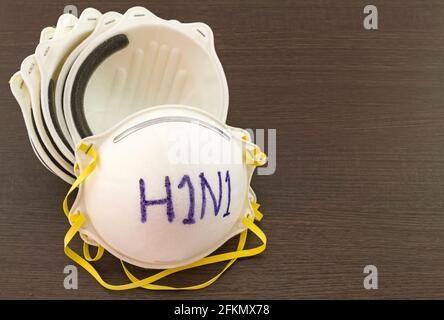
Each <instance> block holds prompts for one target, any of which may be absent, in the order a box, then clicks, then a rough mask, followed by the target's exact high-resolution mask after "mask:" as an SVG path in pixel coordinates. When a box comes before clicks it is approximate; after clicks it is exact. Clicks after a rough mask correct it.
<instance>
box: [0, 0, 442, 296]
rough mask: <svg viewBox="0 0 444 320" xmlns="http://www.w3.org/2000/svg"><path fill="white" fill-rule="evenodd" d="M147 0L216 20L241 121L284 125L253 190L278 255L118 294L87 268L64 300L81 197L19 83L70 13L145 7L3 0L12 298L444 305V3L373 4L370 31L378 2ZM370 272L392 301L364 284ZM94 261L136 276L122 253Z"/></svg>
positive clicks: (0, 101)
mask: <svg viewBox="0 0 444 320" xmlns="http://www.w3.org/2000/svg"><path fill="white" fill-rule="evenodd" d="M137 3H138V4H143V5H145V6H146V7H148V8H149V9H150V10H152V11H153V12H154V13H156V14H157V15H159V16H160V17H163V18H168V19H173V18H174V19H178V20H181V21H186V22H192V21H203V22H206V23H208V24H209V25H210V26H211V27H212V29H213V31H214V34H215V40H216V48H217V52H218V54H219V57H220V59H221V61H222V64H223V66H224V69H225V72H226V75H227V78H228V82H229V88H230V110H229V116H228V123H229V124H230V125H234V126H239V127H250V128H275V129H277V145H278V147H277V171H276V173H275V174H274V175H272V176H256V177H254V181H253V186H254V188H255V190H256V191H257V194H258V196H259V199H260V201H261V203H262V204H263V207H262V209H263V212H264V214H265V218H264V220H263V222H262V223H261V226H262V227H263V229H264V230H265V232H266V233H267V235H268V239H269V245H268V249H267V251H266V252H265V253H264V254H262V255H260V256H258V257H254V258H251V259H244V260H242V261H238V262H237V263H236V264H235V265H234V266H233V267H232V268H231V269H230V270H229V271H228V272H227V273H226V274H225V275H224V276H223V277H222V278H221V279H220V280H219V281H217V282H216V283H215V284H214V285H212V286H211V287H209V288H207V289H204V290H201V291H194V292H152V291H144V290H138V289H137V290H132V291H129V292H111V291H107V290H105V289H103V288H102V287H101V286H100V285H98V284H97V283H96V282H95V281H94V280H93V279H92V278H91V277H90V276H89V275H88V274H87V273H86V272H85V271H84V270H83V269H81V268H79V290H77V291H75V290H69V291H68V290H65V289H64V287H63V279H64V276H65V275H64V274H63V268H64V267H65V266H66V265H67V264H70V263H71V262H70V260H69V259H68V258H67V257H65V255H64V253H63V237H64V234H65V232H66V230H67V228H68V224H67V221H66V219H65V217H64V215H63V213H62V210H61V201H62V199H63V197H64V195H65V193H66V191H67V189H68V186H67V185H66V184H65V183H64V182H62V181H61V180H59V179H58V178H56V177H55V176H53V175H51V174H50V173H49V172H48V171H46V170H45V169H44V168H43V167H42V166H41V165H40V163H39V162H38V160H37V159H36V157H35V156H34V154H33V151H32V149H31V146H30V144H29V142H28V139H27V136H26V131H25V127H24V125H23V121H22V116H21V113H20V111H19V107H18V106H17V104H16V102H15V100H14V98H13V96H12V94H11V93H10V92H9V87H8V84H7V83H8V80H9V77H10V76H11V75H12V74H13V73H14V72H15V71H16V70H18V68H19V67H20V63H21V61H22V60H23V59H24V58H25V57H26V56H27V55H29V54H31V53H33V51H34V48H35V46H36V44H37V41H38V37H39V33H40V30H41V29H42V28H43V27H45V26H47V25H53V24H55V23H56V20H57V17H58V16H59V14H60V13H61V12H62V9H63V7H64V6H65V5H67V4H75V5H77V6H78V7H79V9H84V8H86V7H87V6H94V7H96V8H97V9H99V10H101V11H102V12H105V11H109V10H114V11H120V12H124V11H125V10H126V9H128V8H129V7H131V6H133V5H134V4H135V2H133V1H124V0H109V1H72V2H58V3H57V2H56V1H51V0H40V1H20V0H14V1H11V0H2V1H1V3H0V83H1V87H0V88H1V89H0V90H1V95H0V108H1V109H0V111H1V113H0V130H1V134H0V159H1V162H0V297H1V298H63V299H78V298H88V299H89V298H92V299H96V298H105V299H107V298H122V299H130V298H138V299H173V298H176V299H202V298H209V299H221V298H236V299H237V298H263V299H277V298H284V299H287V298H444V272H443V271H444V2H443V1H441V0H429V1H427V2H426V1H420V0H410V1H406V0H390V1H371V3H372V4H375V5H377V6H378V9H379V18H380V21H379V24H380V29H379V30H378V31H366V30H364V28H363V27H362V20H363V17H364V15H363V8H364V6H365V5H366V4H368V3H369V1H356V0H353V1H352V0H350V1H338V0H331V1H321V0H312V1H302V0H300V1H299V0H287V1H270V0H242V1H241V0H238V1H235V0H223V1H222V0H218V1H215V0H213V1H202V0H187V1H182V0H168V1H165V0H150V1H146V2H145V3H144V1H138V2H137ZM78 243H80V241H78ZM233 244H234V243H233V242H231V245H233ZM253 244H254V242H250V245H253ZM226 248H228V247H226ZM367 264H374V265H376V266H377V267H378V270H379V290H376V291H367V290H365V289H364V288H363V284H362V281H363V278H364V275H363V268H364V266H365V265H367ZM97 265H98V268H99V270H100V271H101V272H102V273H103V274H104V276H105V278H106V279H108V280H109V281H113V282H122V281H123V280H124V277H123V276H122V275H121V270H120V268H119V264H118V263H117V261H116V260H115V259H113V258H112V257H111V256H110V255H106V256H105V257H104V259H103V260H102V261H100V262H99V263H97ZM216 270H217V268H214V267H208V268H202V269H199V270H194V271H190V272H185V273H183V274H180V275H178V276H175V277H174V278H172V279H171V280H169V281H167V282H166V283H170V284H175V285H187V284H193V283H196V282H198V281H199V280H200V281H201V280H204V279H207V278H208V277H209V276H210V275H212V274H214V272H215V271H216ZM138 274H142V272H138Z"/></svg>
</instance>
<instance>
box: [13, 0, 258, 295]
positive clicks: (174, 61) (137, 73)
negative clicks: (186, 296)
mask: <svg viewBox="0 0 444 320" xmlns="http://www.w3.org/2000/svg"><path fill="white" fill-rule="evenodd" d="M10 86H11V90H12V93H13V95H14V97H15V98H16V100H17V102H18V104H19V105H20V108H21V111H22V113H23V118H24V120H25V125H26V129H27V131H28V135H29V139H30V142H31V146H32V148H33V150H34V152H35V154H36V155H37V157H38V158H39V160H40V161H41V162H42V164H43V165H44V166H45V167H46V168H47V169H48V170H49V171H51V172H52V173H54V174H55V175H57V176H58V177H60V178H61V179H63V180H64V181H66V182H67V183H69V184H71V185H72V186H71V188H70V190H69V192H68V194H67V196H66V198H65V200H64V202H63V208H64V211H65V214H66V216H67V218H68V221H69V222H70V224H71V228H70V229H69V231H68V232H67V234H66V236H65V241H64V244H65V253H66V254H67V255H68V256H69V257H70V258H71V259H73V260H74V261H76V262H77V263H79V264H80V265H81V266H82V267H84V268H85V269H86V270H87V271H88V272H89V273H90V274H91V275H92V276H93V277H94V278H96V279H97V281H98V282H99V283H100V284H102V285H103V286H104V287H106V288H109V289H113V290H124V289H131V288H136V287H142V288H146V289H157V290H172V289H188V290H189V289H200V288H203V287H206V286H208V285H210V284H211V283H213V282H214V281H215V280H216V279H217V278H218V277H219V276H220V275H221V274H222V273H223V272H224V271H225V270H226V269H227V268H228V267H229V266H230V265H231V264H232V263H234V261H235V260H236V259H238V258H242V257H249V256H253V255H256V254H258V253H260V252H262V251H263V250H264V249H265V243H266V238H265V235H264V234H263V233H262V231H261V230H260V229H259V228H258V226H257V225H256V224H255V223H254V221H255V220H260V219H261V217H262V215H261V213H260V212H259V210H258V207H259V205H258V204H257V201H256V196H255V194H254V192H253V191H252V189H251V187H250V180H251V177H252V174H253V171H254V169H255V167H256V166H259V165H263V164H264V163H265V161H266V156H265V155H264V153H263V152H261V151H260V149H259V148H258V147H257V146H256V145H255V144H253V143H252V142H251V137H250V135H249V134H248V132H247V131H245V130H243V129H240V128H233V127H230V126H228V125H226V124H225V120H226V117H227V112H228V87H227V82H226V78H225V75H224V72H223V69H222V66H221V64H220V62H219V60H218V58H217V55H216V52H215V49H214V42H213V34H212V31H211V29H210V28H209V27H208V26H207V25H205V24H203V23H180V22H178V21H176V20H168V21H167V20H163V19H161V18H159V17H157V16H155V15H154V14H153V13H151V12H150V11H148V10H147V9H145V8H141V7H134V8H131V9H129V10H128V11H127V12H126V13H125V14H123V15H122V14H119V13H116V12H107V13H105V14H101V13H100V12H99V11H97V10H95V9H91V8H88V9H86V10H84V11H83V12H82V14H81V15H80V17H79V18H76V17H75V16H73V15H70V14H64V15H62V16H61V17H60V18H59V20H58V23H57V25H56V27H55V28H53V27H47V28H45V29H43V30H42V32H41V35H40V43H39V44H38V45H37V47H36V50H35V54H33V55H30V56H28V57H27V58H26V59H25V60H24V61H23V63H22V65H21V67H20V71H19V72H17V73H16V74H14V75H13V77H12V78H11V80H10ZM76 188H79V192H78V194H77V196H76V199H75V201H74V203H73V205H72V206H71V208H68V197H69V195H70V194H71V193H72V192H73V191H74V190H75V189H76ZM247 230H251V231H252V232H253V233H255V234H256V235H257V236H258V237H259V239H260V240H261V241H262V244H261V245H260V246H258V247H255V248H252V249H244V246H245V242H246V234H247ZM77 232H78V233H79V234H80V236H81V238H82V239H83V241H84V252H83V255H84V257H81V256H80V255H78V254H77V253H75V252H74V251H73V250H72V249H70V247H69V243H70V241H71V240H72V239H73V237H74V236H75V235H76V233H77ZM237 234H240V239H239V245H238V248H237V250H236V251H233V252H227V253H222V254H217V255H212V256H209V255H210V254H211V253H212V252H213V251H215V250H216V249H217V248H218V247H220V246H221V245H222V244H223V243H225V242H226V241H227V240H228V239H230V238H231V237H233V236H235V235H237ZM89 245H93V246H96V247H97V248H98V250H97V254H96V256H95V257H91V255H90V253H89ZM105 249H106V250H107V251H108V252H110V253H111V254H113V255H114V256H116V257H117V258H119V259H120V260H121V262H122V267H123V270H124V272H125V274H126V275H127V276H128V278H129V280H130V282H129V283H128V284H122V285H111V284H108V283H107V282H105V281H104V280H103V279H102V278H101V277H100V275H99V274H98V272H97V271H96V270H95V268H94V267H93V265H92V264H91V263H90V262H91V261H96V260H98V259H100V258H101V256H102V254H103V252H104V250H105ZM222 261H227V265H226V266H225V268H224V269H222V271H221V272H220V273H219V274H217V275H215V276H214V277H213V278H212V279H210V280H208V281H207V282H205V283H202V284H198V285H192V286H189V287H184V288H175V287H169V286H163V285H159V284H157V281H159V280H160V279H162V278H164V277H166V276H168V275H170V274H173V273H175V272H178V271H181V270H185V269H189V268H194V267H198V266H203V265H206V264H211V263H217V262H222ZM124 262H128V263H130V264H133V265H136V266H139V267H143V268H153V269H165V270H163V271H161V272H160V273H157V274H155V275H152V276H150V277H147V278H145V279H142V280H140V279H137V278H136V277H135V276H134V275H132V274H131V273H130V271H129V269H128V268H127V267H126V265H125V264H124Z"/></svg>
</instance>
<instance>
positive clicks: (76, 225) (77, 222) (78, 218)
mask: <svg viewBox="0 0 444 320" xmlns="http://www.w3.org/2000/svg"><path fill="white" fill-rule="evenodd" d="M70 220H71V222H72V226H71V228H69V230H68V232H67V233H66V235H65V239H64V251H65V254H66V255H67V256H68V257H69V258H70V259H72V260H73V261H74V262H76V263H77V264H79V265H80V266H82V267H83V268H84V269H85V270H86V271H88V272H89V274H91V275H92V276H93V277H94V278H95V279H96V281H97V282H98V283H100V284H101V285H102V286H103V287H105V288H107V289H110V290H128V289H134V288H138V287H142V288H145V289H151V290H196V289H201V288H205V287H207V286H209V285H210V284H212V283H213V282H214V281H216V280H217V279H218V278H219V277H220V276H221V275H222V273H223V272H225V270H227V269H228V268H229V267H230V266H231V265H232V264H233V263H234V261H236V259H238V258H244V257H251V256H254V255H257V254H259V253H261V252H263V251H264V250H265V248H266V243H267V238H266V236H265V234H264V233H263V232H262V230H261V229H260V228H259V227H258V226H257V225H255V224H254V222H253V221H251V220H250V219H248V218H245V219H244V220H243V222H244V224H245V226H246V227H247V228H248V229H249V230H251V231H252V232H253V233H254V234H255V235H256V236H257V237H258V238H259V239H260V240H261V241H262V244H261V245H259V246H257V247H255V248H252V249H246V250H244V249H241V248H243V246H244V245H245V240H246V231H244V232H242V233H241V236H240V241H239V245H238V250H237V251H233V252H227V253H222V254H218V255H214V256H209V257H206V258H203V259H201V260H199V261H197V262H194V263H192V264H189V265H186V266H183V267H178V268H172V269H167V270H164V271H161V272H159V273H157V274H155V275H152V276H149V277H147V278H145V279H142V280H138V279H137V278H135V277H134V276H132V275H131V279H132V280H133V281H132V282H131V283H127V284H121V285H112V284H109V283H107V282H106V281H104V280H103V279H102V277H101V276H100V274H99V273H98V272H97V270H96V269H95V268H94V267H93V266H92V265H91V264H90V263H89V262H88V261H86V260H85V259H84V258H82V257H81V256H80V255H78V254H77V253H76V252H75V251H73V250H72V249H71V248H70V247H69V243H70V242H71V240H72V239H73V238H74V236H75V235H76V233H77V232H78V231H79V229H80V228H81V226H82V225H83V224H84V223H85V220H86V218H85V216H84V215H83V214H82V213H76V214H72V215H71V216H70ZM227 260H232V261H230V262H229V263H228V264H227V266H225V268H224V269H223V270H222V271H221V272H220V273H219V274H218V275H216V276H215V277H213V278H212V279H210V280H208V281H206V282H204V283H202V284H199V285H195V286H191V287H184V288H174V287H168V286H159V285H152V284H151V283H152V282H155V281H158V280H160V279H162V278H164V277H166V276H168V275H170V274H173V273H176V272H179V271H182V270H186V269H190V268H196V267H200V266H203V265H207V264H212V263H217V262H222V261H227ZM122 265H123V264H122ZM123 267H124V270H126V271H127V272H128V273H127V275H128V274H129V271H128V269H126V267H125V266H124V265H123Z"/></svg>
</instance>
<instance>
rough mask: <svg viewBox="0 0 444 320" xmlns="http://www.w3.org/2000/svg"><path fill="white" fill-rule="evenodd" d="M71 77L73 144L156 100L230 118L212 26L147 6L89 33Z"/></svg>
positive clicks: (67, 89)
mask: <svg viewBox="0 0 444 320" xmlns="http://www.w3.org/2000/svg"><path fill="white" fill-rule="evenodd" d="M99 25H100V22H99ZM64 81H65V85H64V91H63V109H64V116H65V118H66V122H67V126H68V129H69V132H70V134H71V137H72V140H73V142H74V144H76V143H77V142H78V141H80V139H82V138H85V137H87V136H90V135H95V134H99V133H101V132H103V131H104V130H106V129H108V128H110V127H111V126H113V125H115V124H116V123H118V122H119V121H121V120H122V119H124V118H125V117H127V116H129V115H131V114H133V113H135V112H137V111H140V110H142V109H144V108H147V107H153V106H157V105H164V104H181V105H191V106H194V107H197V108H201V109H203V110H205V111H207V112H208V113H210V114H212V115H213V116H215V117H216V118H217V119H219V120H221V121H223V122H225V120H226V117H227V112H228V86H227V81H226V78H225V74H224V72H223V69H222V66H221V64H220V62H219V59H218V58H217V55H216V51H215V48H214V42H213V34H212V32H211V29H210V28H209V27H208V26H207V25H205V24H203V23H180V22H178V21H175V20H164V19H161V18H159V17H157V16H155V15H154V14H153V13H151V12H150V11H148V10H147V9H145V8H141V7H134V8H131V9H129V10H128V11H127V12H126V13H125V14H124V15H123V16H122V17H120V19H118V21H117V22H116V23H115V24H114V26H113V27H112V28H109V29H108V30H106V31H104V32H102V33H100V34H97V35H96V36H94V37H90V38H88V39H87V40H86V41H85V45H84V46H83V47H82V50H81V52H79V54H78V56H77V57H76V58H75V61H74V62H73V63H72V66H71V67H70V70H69V73H68V76H67V77H66V80H64ZM56 96H57V93H56Z"/></svg>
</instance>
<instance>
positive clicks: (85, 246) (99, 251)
mask: <svg viewBox="0 0 444 320" xmlns="http://www.w3.org/2000/svg"><path fill="white" fill-rule="evenodd" d="M104 252H105V249H103V247H102V246H100V245H99V246H98V247H97V253H96V256H95V257H94V258H92V257H91V255H90V253H89V245H88V244H87V243H86V242H83V256H84V257H85V259H86V260H88V261H99V260H100V259H101V258H102V256H103V253H104Z"/></svg>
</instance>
